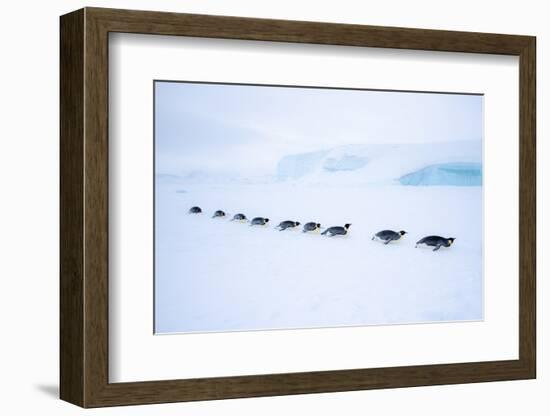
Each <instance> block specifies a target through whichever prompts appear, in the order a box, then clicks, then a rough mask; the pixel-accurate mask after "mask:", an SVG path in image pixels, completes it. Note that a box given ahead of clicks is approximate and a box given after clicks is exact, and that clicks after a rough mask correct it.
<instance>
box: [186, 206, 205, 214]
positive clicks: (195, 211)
mask: <svg viewBox="0 0 550 416" xmlns="http://www.w3.org/2000/svg"><path fill="white" fill-rule="evenodd" d="M201 212H202V209H201V208H200V207H191V208H190V209H189V214H200V213H201Z"/></svg>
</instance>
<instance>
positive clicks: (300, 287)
mask: <svg viewBox="0 0 550 416" xmlns="http://www.w3.org/2000/svg"><path fill="white" fill-rule="evenodd" d="M410 146H412V147H414V146H415V145H410ZM419 146H420V145H419ZM438 146H439V145H438ZM441 146H442V147H441V150H440V152H439V156H440V157H439V158H438V159H439V160H438V161H439V162H441V161H445V162H448V161H452V160H450V159H453V160H454V161H461V162H475V161H476V160H475V153H476V152H474V151H471V153H472V155H470V156H472V157H470V158H468V157H466V156H468V155H467V154H466V153H468V151H462V153H463V154H462V155H460V154H458V155H457V154H456V153H453V151H452V149H451V148H452V146H448V148H449V149H450V150H445V145H441ZM369 147H370V149H369V151H368V152H367V151H366V150H367V149H365V147H363V150H361V149H359V148H356V149H355V150H356V151H354V152H352V151H351V147H350V146H347V147H343V148H340V149H332V150H330V151H326V152H325V151H323V152H317V153H315V154H314V155H315V156H312V154H309V156H305V160H307V162H306V163H303V164H301V166H302V168H303V169H302V170H300V171H299V172H297V171H296V170H294V171H292V169H291V168H290V167H289V165H288V164H290V165H291V164H292V163H291V162H290V161H291V160H292V157H289V158H290V159H287V160H286V161H284V160H283V161H281V163H280V164H279V171H278V175H277V177H278V179H279V180H272V181H266V182H265V183H254V181H250V183H244V182H242V181H229V182H227V183H223V184H222V183H219V184H215V183H210V182H209V181H207V182H206V183H199V182H197V181H196V180H191V179H189V178H183V179H181V178H180V180H179V181H178V180H175V179H174V178H173V177H172V176H170V175H168V176H159V175H157V178H156V211H155V215H156V223H155V227H156V229H155V253H156V257H155V331H156V333H173V332H209V331H216V332H218V331H241V330H262V329H289V328H311V327H332V326H353V325H381V324H403V323H421V322H438V321H464V320H480V319H482V318H483V301H482V292H483V291H482V288H483V280H482V187H480V186H471V187H456V186H429V187H420V186H401V185H395V184H390V183H388V178H399V177H400V176H401V175H403V174H405V173H408V172H412V171H414V169H419V168H422V167H424V166H427V165H429V164H430V163H432V162H434V161H430V160H429V159H430V156H426V155H424V156H423V157H420V156H419V155H420V154H421V153H423V152H420V151H418V152H416V153H415V152H414V151H413V149H409V154H410V156H411V157H410V163H409V162H407V161H406V160H405V161H403V163H402V164H399V163H397V162H396V163H395V164H392V163H389V166H387V165H385V164H384V163H383V161H384V160H385V161H386V162H391V160H394V159H392V155H391V153H392V152H389V151H388V149H387V148H382V147H379V148H378V150H377V148H376V146H374V147H373V146H369ZM401 150H403V149H401ZM455 150H456V149H455ZM375 151H378V154H376V152H375ZM444 152H448V153H449V157H448V158H447V157H443V158H442V157H441V156H442V153H444ZM367 153H368V154H367ZM459 153H460V151H459ZM321 154H322V155H321ZM345 155H355V156H357V157H359V158H366V159H368V161H367V163H366V165H364V166H363V167H361V166H359V165H360V163H357V160H355V161H353V162H351V164H352V165H353V166H356V169H355V170H354V171H349V170H344V171H338V170H333V171H327V170H325V169H324V166H325V162H327V160H330V159H331V158H332V159H333V160H340V161H342V160H343V162H342V163H343V164H344V165H345V164H346V163H347V162H346V160H348V161H349V159H345V157H346V156H345ZM451 156H452V157H451ZM294 157H296V156H294ZM342 158H344V159H342ZM478 159H479V157H478ZM395 160H397V159H395ZM330 163H331V164H332V165H331V166H341V164H339V163H338V162H330ZM377 166H378V167H379V168H380V170H382V171H383V172H381V173H380V174H379V175H378V176H376V172H377V170H376V169H377V168H376V167H377ZM384 166H386V169H383V167H384ZM375 168H376V169H375ZM358 172H360V173H361V174H359V175H358V174H357V173H358ZM369 172H371V174H372V177H375V179H377V180H372V178H369V177H368V175H367V174H368V173H369ZM290 173H291V174H290ZM282 174H285V175H286V176H287V179H288V176H292V177H293V180H281V176H282ZM195 179H196V178H195ZM369 182H370V183H369ZM377 182H378V183H377ZM367 183H369V184H367ZM394 183H395V182H394ZM194 205H198V206H200V207H201V208H202V209H203V214H199V215H191V214H188V213H187V211H188V210H189V208H190V207H191V206H194ZM217 209H223V210H224V211H226V213H227V214H228V216H227V217H226V219H212V218H211V216H212V213H213V212H214V211H215V210H217ZM238 212H242V213H244V214H246V215H247V216H248V217H249V218H251V217H254V216H265V217H268V218H270V222H269V225H268V226H267V227H265V228H263V227H250V226H249V225H248V224H243V223H237V222H231V221H229V218H231V217H232V216H233V215H234V214H236V213H238ZM287 219H290V220H297V221H300V222H301V223H302V224H304V223H306V222H308V221H315V222H320V223H321V224H322V226H323V227H329V226H333V225H343V224H345V223H351V224H353V225H352V227H351V232H350V234H349V235H348V236H346V237H333V238H330V237H324V236H321V235H318V234H303V233H302V232H301V231H298V230H287V231H283V232H280V231H277V230H275V229H274V227H275V226H276V225H277V224H278V223H279V222H280V221H282V220H287ZM388 228H389V229H394V230H401V229H402V230H406V231H408V232H409V234H407V235H406V236H405V238H404V239H403V240H402V241H399V242H395V243H391V244H389V245H387V246H385V245H383V244H380V243H378V242H373V241H371V237H372V235H373V234H374V233H375V232H377V231H380V230H382V229H388ZM430 234H439V235H442V236H444V237H456V239H457V240H456V242H455V244H454V245H453V246H452V247H451V248H448V249H447V248H442V249H441V250H439V251H438V252H432V251H431V250H429V249H421V248H418V249H415V248H414V243H415V242H416V241H417V240H419V239H420V238H421V237H423V236H426V235H430Z"/></svg>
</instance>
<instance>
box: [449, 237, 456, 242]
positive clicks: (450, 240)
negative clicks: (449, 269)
mask: <svg viewBox="0 0 550 416" xmlns="http://www.w3.org/2000/svg"><path fill="white" fill-rule="evenodd" d="M447 240H449V244H453V243H454V242H455V240H456V238H454V237H449V238H447Z"/></svg>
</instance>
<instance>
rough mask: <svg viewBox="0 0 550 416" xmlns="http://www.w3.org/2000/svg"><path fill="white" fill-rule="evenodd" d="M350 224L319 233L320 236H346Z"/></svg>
mask: <svg viewBox="0 0 550 416" xmlns="http://www.w3.org/2000/svg"><path fill="white" fill-rule="evenodd" d="M349 227H351V224H346V225H344V226H343V227H330V228H327V229H326V230H325V231H323V232H322V233H321V235H328V236H329V237H334V236H335V235H347V234H348V230H349Z"/></svg>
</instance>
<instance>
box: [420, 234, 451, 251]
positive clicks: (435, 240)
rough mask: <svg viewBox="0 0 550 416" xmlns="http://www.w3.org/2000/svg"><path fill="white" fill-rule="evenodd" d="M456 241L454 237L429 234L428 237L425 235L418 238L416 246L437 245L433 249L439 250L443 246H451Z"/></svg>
mask: <svg viewBox="0 0 550 416" xmlns="http://www.w3.org/2000/svg"><path fill="white" fill-rule="evenodd" d="M454 242H455V238H454V237H449V238H444V237H440V236H438V235H429V236H427V237H424V238H423V239H421V240H418V241H417V242H416V246H414V248H417V247H418V246H429V247H435V248H434V249H433V250H432V251H437V250H439V249H440V248H441V247H451V245H452V244H453V243H454Z"/></svg>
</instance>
